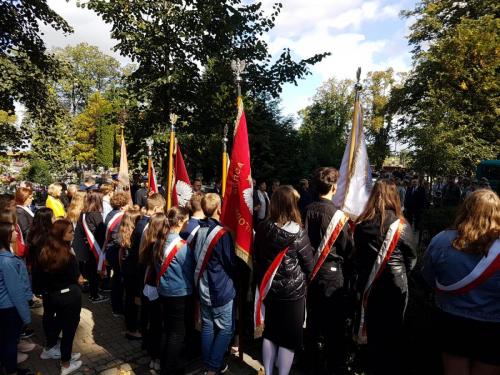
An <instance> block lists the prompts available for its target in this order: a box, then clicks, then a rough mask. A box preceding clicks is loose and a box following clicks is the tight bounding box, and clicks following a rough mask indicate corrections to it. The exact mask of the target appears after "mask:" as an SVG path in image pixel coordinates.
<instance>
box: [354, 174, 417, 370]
mask: <svg viewBox="0 0 500 375" xmlns="http://www.w3.org/2000/svg"><path fill="white" fill-rule="evenodd" d="M354 244H355V252H354V256H353V263H354V267H355V272H356V274H357V277H358V280H357V283H356V289H357V291H358V293H359V295H360V296H361V307H360V311H361V314H360V316H361V318H360V320H361V321H360V324H359V326H357V327H356V328H357V334H358V339H359V340H361V341H362V342H364V341H366V342H367V344H368V353H369V362H370V367H371V370H372V371H373V373H374V374H384V375H388V374H394V375H396V374H402V373H404V371H403V370H402V368H401V362H400V361H401V356H402V353H401V352H400V343H401V331H402V327H403V319H404V312H405V309H406V304H407V301H408V273H409V272H410V271H411V270H412V268H413V267H414V266H415V263H416V244H415V241H414V238H413V232H412V230H411V227H410V226H409V225H408V223H407V222H406V221H405V220H404V217H403V214H402V210H401V203H400V199H399V192H398V190H397V187H396V184H395V183H394V182H393V181H390V180H385V179H383V180H378V181H377V182H376V183H375V185H374V186H373V190H372V192H371V194H370V197H369V199H368V202H367V204H366V208H365V210H364V212H363V213H362V214H361V216H360V217H359V218H358V219H357V221H356V228H355V231H354ZM380 260H382V261H380ZM389 351H390V352H391V353H392V354H391V360H389V361H388V360H387V357H386V354H387V353H388V352H389Z"/></svg>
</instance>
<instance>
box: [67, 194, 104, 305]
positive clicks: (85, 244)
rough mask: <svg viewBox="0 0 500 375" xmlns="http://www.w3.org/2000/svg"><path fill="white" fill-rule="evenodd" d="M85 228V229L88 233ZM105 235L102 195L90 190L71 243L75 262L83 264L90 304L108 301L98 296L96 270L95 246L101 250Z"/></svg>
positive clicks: (97, 275)
mask: <svg viewBox="0 0 500 375" xmlns="http://www.w3.org/2000/svg"><path fill="white" fill-rule="evenodd" d="M84 219H85V225H84V222H83V220H84ZM85 227H87V229H88V231H87V230H86V229H85ZM105 234H106V227H105V226H104V221H103V219H102V194H101V193H100V192H99V191H97V190H92V191H89V192H88V193H87V197H86V198H85V205H84V207H83V211H82V213H81V214H80V219H78V222H77V224H76V228H75V239H74V241H73V248H74V250H75V253H76V258H77V260H78V261H80V262H84V264H85V266H84V268H85V276H86V278H87V280H88V282H89V299H90V301H91V302H92V303H100V302H105V301H107V300H109V298H107V297H105V296H103V295H100V294H99V282H100V276H99V272H98V269H97V268H98V263H99V255H98V254H97V251H96V246H97V247H98V248H99V249H101V250H102V247H103V245H104V237H105ZM89 235H92V236H93V237H94V239H95V243H94V244H93V245H92V246H91V243H90V242H89V237H88V236H89Z"/></svg>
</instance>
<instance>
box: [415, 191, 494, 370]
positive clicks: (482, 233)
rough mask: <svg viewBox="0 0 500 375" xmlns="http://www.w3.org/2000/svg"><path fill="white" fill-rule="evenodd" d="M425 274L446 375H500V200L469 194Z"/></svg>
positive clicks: (432, 251) (431, 250)
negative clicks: (432, 292)
mask: <svg viewBox="0 0 500 375" xmlns="http://www.w3.org/2000/svg"><path fill="white" fill-rule="evenodd" d="M422 274H423V276H424V278H425V280H426V281H427V282H428V283H429V285H430V286H431V287H432V288H435V289H436V293H435V302H436V306H437V311H436V319H434V321H435V323H436V324H435V327H434V333H435V335H436V338H437V340H436V341H437V343H438V345H439V347H440V349H441V352H442V358H443V365H444V373H445V375H498V374H500V349H499V348H500V347H499V346H498V343H497V342H498V338H499V337H500V198H499V197H498V195H496V194H495V193H494V192H493V191H491V190H486V189H481V190H476V191H474V192H472V193H470V194H469V195H468V196H467V197H466V198H465V201H464V202H463V204H462V205H461V207H460V208H459V210H458V213H457V217H456V219H455V224H454V226H453V227H452V229H449V230H445V231H443V232H441V233H439V234H438V235H437V236H435V237H434V238H433V239H432V241H431V243H430V244H429V247H428V248H427V251H426V253H425V255H424V262H423V267H422Z"/></svg>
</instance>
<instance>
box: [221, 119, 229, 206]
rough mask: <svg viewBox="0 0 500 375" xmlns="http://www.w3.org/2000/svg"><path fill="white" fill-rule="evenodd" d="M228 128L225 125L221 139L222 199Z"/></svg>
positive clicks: (225, 176)
mask: <svg viewBox="0 0 500 375" xmlns="http://www.w3.org/2000/svg"><path fill="white" fill-rule="evenodd" d="M228 131H229V128H228V126H227V124H226V125H225V126H224V137H223V138H222V181H221V193H222V198H224V194H225V193H226V181H227V141H228V139H227V133H228Z"/></svg>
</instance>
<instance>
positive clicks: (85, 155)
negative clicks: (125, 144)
mask: <svg viewBox="0 0 500 375" xmlns="http://www.w3.org/2000/svg"><path fill="white" fill-rule="evenodd" d="M113 116H114V113H113V106H112V104H111V103H110V102H109V101H108V100H107V99H106V98H104V97H103V96H102V95H101V94H99V93H98V92H97V93H95V94H93V95H91V96H90V98H89V99H88V105H87V107H86V108H85V110H84V111H83V112H82V113H80V114H79V115H77V116H76V117H75V118H74V120H73V124H74V128H75V139H76V142H77V143H76V144H75V145H74V149H75V157H76V160H77V161H79V162H81V163H84V164H89V165H98V166H102V167H105V168H110V167H112V166H113V159H114V150H115V142H116V139H115V133H116V127H117V126H116V122H114V117H113Z"/></svg>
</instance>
